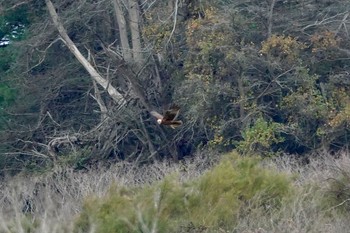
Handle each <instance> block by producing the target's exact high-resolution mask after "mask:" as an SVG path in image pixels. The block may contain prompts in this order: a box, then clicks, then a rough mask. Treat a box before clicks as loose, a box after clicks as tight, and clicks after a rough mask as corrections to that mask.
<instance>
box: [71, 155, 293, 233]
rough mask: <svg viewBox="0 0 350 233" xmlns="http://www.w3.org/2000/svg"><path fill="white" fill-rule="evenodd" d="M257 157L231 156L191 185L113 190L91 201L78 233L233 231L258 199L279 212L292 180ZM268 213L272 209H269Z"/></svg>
mask: <svg viewBox="0 0 350 233" xmlns="http://www.w3.org/2000/svg"><path fill="white" fill-rule="evenodd" d="M258 162H259V159H257V158H249V157H246V158H240V157H239V156H237V155H236V154H235V153H231V154H229V155H227V156H226V157H225V158H224V159H223V160H222V161H221V162H220V163H219V164H218V165H217V166H216V167H214V168H213V170H211V171H209V172H207V173H206V174H204V175H203V176H201V177H199V178H197V179H195V180H193V181H190V182H185V183H183V182H179V180H178V178H177V177H176V176H169V177H167V178H166V179H165V180H164V181H162V182H160V183H158V184H153V185H151V186H149V187H143V188H126V187H119V186H114V187H112V188H111V189H110V191H109V193H108V194H107V195H106V196H105V197H103V198H97V197H93V198H90V199H87V200H86V202H85V205H84V208H83V210H82V212H81V214H80V216H79V218H78V219H77V221H76V225H75V226H76V228H75V232H87V231H88V230H89V229H91V228H92V227H95V229H96V231H97V232H100V233H113V232H151V230H152V229H154V230H156V231H157V232H178V231H179V229H181V228H183V227H188V226H191V227H193V228H194V229H208V230H218V229H219V228H220V229H226V230H229V229H232V227H233V226H234V225H235V224H236V220H237V214H238V212H239V211H240V209H241V208H245V204H246V203H247V202H248V201H250V200H251V199H252V198H253V197H257V196H258V197H259V202H257V203H258V204H257V206H258V207H259V208H265V207H269V208H279V206H280V203H281V201H282V200H283V199H284V198H285V197H288V196H289V194H290V192H291V186H290V179H289V178H288V177H286V176H285V175H283V174H277V173H276V172H274V171H269V170H267V169H264V168H261V167H260V166H259V165H258ZM266 211H268V209H266Z"/></svg>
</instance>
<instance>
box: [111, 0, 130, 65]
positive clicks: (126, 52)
mask: <svg viewBox="0 0 350 233" xmlns="http://www.w3.org/2000/svg"><path fill="white" fill-rule="evenodd" d="M112 3H113V7H114V13H115V18H116V20H117V24H118V28H119V37H120V45H121V47H122V53H123V57H124V60H125V61H126V62H127V63H130V62H131V61H132V56H131V49H130V44H129V40H128V31H127V27H126V22H125V17H124V13H123V10H122V3H121V2H120V0H112Z"/></svg>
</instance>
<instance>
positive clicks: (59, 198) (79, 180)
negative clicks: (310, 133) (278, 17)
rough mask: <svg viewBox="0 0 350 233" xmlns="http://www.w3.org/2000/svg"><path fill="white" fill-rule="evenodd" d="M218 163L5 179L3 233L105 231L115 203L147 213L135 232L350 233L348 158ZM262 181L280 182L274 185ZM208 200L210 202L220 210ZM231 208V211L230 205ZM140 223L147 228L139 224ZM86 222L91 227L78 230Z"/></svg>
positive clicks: (213, 159)
mask: <svg viewBox="0 0 350 233" xmlns="http://www.w3.org/2000/svg"><path fill="white" fill-rule="evenodd" d="M218 158H219V156H218V155H214V154H210V156H209V155H206V154H205V153H203V154H202V155H198V156H197V157H195V158H194V159H191V160H188V161H184V162H182V163H176V164H175V163H172V162H168V161H164V162H155V163H154V164H151V165H147V166H135V165H133V164H130V163H125V162H120V163H117V164H114V165H111V166H110V167H109V168H108V169H107V168H104V167H100V168H98V169H91V170H90V171H73V170H72V169H69V168H56V169H55V170H54V171H52V172H49V173H46V174H42V175H37V176H25V175H19V176H17V177H15V178H11V179H6V180H5V181H3V182H2V183H1V184H0V207H1V209H0V233H2V232H6V233H9V232H16V233H22V232H23V233H29V232H37V233H47V232H52V233H61V232H62V233H63V232H73V231H74V229H75V232H99V230H100V229H99V222H98V221H95V220H96V219H97V220H98V219H99V218H98V216H97V217H96V215H97V214H98V211H97V207H101V205H102V206H103V205H104V204H105V206H104V208H105V209H104V211H111V209H113V208H111V207H113V206H109V204H110V203H113V205H115V207H116V208H120V207H119V206H118V205H117V204H116V203H118V201H119V202H120V201H121V200H119V199H122V201H124V202H126V203H127V204H126V206H125V209H126V210H127V208H133V209H135V210H140V211H134V213H136V215H129V218H127V216H128V214H130V212H128V211H125V213H124V215H125V218H124V222H129V223H130V224H131V225H130V227H131V228H130V229H134V230H135V232H170V231H167V229H168V228H169V229H173V230H174V232H221V231H222V230H226V231H228V232H247V233H248V232H340V233H342V232H350V225H349V220H350V213H349V202H350V201H349V200H350V191H349V190H350V189H349V187H350V180H349V179H348V178H349V177H350V155H349V154H348V153H345V152H344V153H341V154H339V155H338V156H336V157H335V156H330V155H328V154H327V153H323V154H318V155H314V156H310V159H309V161H308V163H307V164H305V163H301V162H299V161H298V160H297V159H294V158H292V157H290V156H283V157H281V158H275V159H265V160H263V161H260V162H259V163H258V164H257V166H255V165H254V164H253V165H254V166H253V165H249V164H248V165H247V164H245V165H244V163H240V164H241V165H240V166H248V167H249V166H251V168H250V169H246V168H244V169H243V168H238V167H235V166H236V165H237V164H236V165H235V166H234V169H233V170H231V172H229V171H228V170H229V169H228V168H227V167H225V166H228V165H223V164H222V163H220V165H217V160H218ZM237 159H238V158H237ZM252 163H253V162H252ZM254 163H255V162H254ZM208 169H209V170H208ZM240 169H241V170H240ZM244 171H245V172H247V173H246V174H244ZM273 171H275V172H273ZM278 173H284V175H283V176H286V175H285V174H287V176H289V177H290V180H291V183H290V184H288V187H289V188H290V190H292V191H291V192H290V195H284V194H283V195H282V196H283V197H284V198H282V199H281V198H279V199H273V198H271V197H272V196H271V195H270V196H267V195H266V192H265V193H264V192H260V190H262V189H263V188H264V187H268V188H267V189H271V190H272V189H273V185H272V184H277V183H278V182H280V181H279V179H277V178H276V177H277V176H279V174H278ZM171 174H176V175H175V176H174V175H171ZM169 175H170V176H169ZM261 177H265V178H264V179H266V180H267V181H273V182H272V183H271V185H272V186H269V185H268V182H267V183H266V182H265V181H264V182H263V179H261ZM216 181H217V182H216ZM236 181H237V182H238V181H241V183H239V182H238V183H237V182H236ZM282 184H283V182H282ZM249 185H251V186H249ZM160 187H161V188H160ZM257 187H260V188H257ZM271 187H272V188H271ZM276 187H281V186H276ZM283 187H284V186H283ZM157 190H158V191H157ZM159 190H163V193H162V192H159ZM184 190H185V191H184ZM215 190H216V191H217V192H215ZM242 190H243V191H242ZM254 190H256V191H254ZM164 191H168V192H169V195H166V194H165V192H164ZM210 192H213V193H210ZM147 193H148V194H150V195H147ZM206 193H208V194H210V195H207V196H205V195H204V194H206ZM271 193H273V192H270V194H271ZM170 194H171V195H170ZM181 195H182V196H181ZM146 197H147V198H146ZM179 197H180V198H185V199H186V198H187V199H186V200H185V202H184V203H185V204H183V205H182V206H176V205H175V204H178V198H179ZM231 197H234V200H232V199H230V198H231ZM161 198H163V199H162V202H160V200H161ZM135 200H137V202H135ZM276 200H278V201H276ZM106 203H107V204H108V205H106ZM149 203H151V204H152V206H153V207H155V206H157V205H158V204H160V203H162V208H164V209H162V211H161V212H159V211H158V212H157V211H155V210H156V209H155V208H153V207H152V208H148V207H147V206H148V204H149ZM198 203H201V205H197V204H198ZM203 203H211V206H212V207H213V208H210V207H209V206H210V205H209V204H208V206H202V205H203ZM215 203H216V204H215ZM230 203H231V204H232V205H231V204H230ZM237 203H238V204H237ZM242 203H243V204H242ZM214 204H215V205H217V206H215V205H214ZM228 205H231V208H232V210H230V209H229V208H224V207H225V206H228ZM189 206H190V207H191V208H188V207H189ZM146 207H147V208H146ZM175 207H176V208H175ZM215 207H217V208H215ZM121 210H122V209H121ZM141 210H143V211H141ZM208 211H211V212H212V214H213V216H212V218H210V219H208V215H205V213H206V212H208ZM84 214H85V217H84ZM157 215H158V216H157ZM105 216H108V215H105ZM183 216H187V217H186V219H184V218H183ZM133 218H134V219H133ZM167 219H176V221H174V222H173V223H175V225H169V222H168V221H167ZM200 219H202V222H200V221H199V220H200ZM105 220H106V219H105ZM107 220H108V219H107ZM107 220H106V221H107ZM221 220H223V221H221ZM231 220H232V222H231V224H230V221H231ZM84 221H85V222H84ZM112 222H114V223H115V224H117V221H113V219H112ZM135 222H137V223H140V222H141V223H142V224H138V225H136V227H135V225H134V223H135ZM79 224H80V225H79ZM84 224H86V226H87V227H86V228H79V227H77V225H79V226H83V225H84ZM109 227H111V229H106V231H105V232H123V231H121V230H122V228H118V229H120V230H119V231H115V229H116V228H115V226H114V227H113V226H109ZM124 232H126V231H124Z"/></svg>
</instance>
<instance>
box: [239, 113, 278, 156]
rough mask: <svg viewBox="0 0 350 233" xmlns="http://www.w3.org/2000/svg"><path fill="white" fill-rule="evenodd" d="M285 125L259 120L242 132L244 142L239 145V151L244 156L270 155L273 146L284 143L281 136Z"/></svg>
mask: <svg viewBox="0 0 350 233" xmlns="http://www.w3.org/2000/svg"><path fill="white" fill-rule="evenodd" d="M282 128H283V125H282V124H280V123H276V122H269V121H266V120H264V119H263V118H261V117H260V118H258V119H257V120H256V121H255V122H254V124H253V125H252V126H248V127H246V129H244V131H243V132H242V137H243V140H242V141H239V142H238V143H237V150H239V151H240V152H242V153H243V154H250V153H255V152H259V153H266V152H267V153H268V152H269V151H270V150H271V146H272V145H274V144H277V143H280V142H283V141H284V138H283V137H282V136H281V135H280V134H281V130H282Z"/></svg>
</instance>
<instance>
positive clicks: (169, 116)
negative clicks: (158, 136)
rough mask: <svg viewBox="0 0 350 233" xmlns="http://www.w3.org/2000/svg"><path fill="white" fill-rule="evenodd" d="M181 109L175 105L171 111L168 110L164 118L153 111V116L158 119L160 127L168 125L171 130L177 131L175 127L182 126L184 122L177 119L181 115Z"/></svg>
mask: <svg viewBox="0 0 350 233" xmlns="http://www.w3.org/2000/svg"><path fill="white" fill-rule="evenodd" d="M179 112H180V107H179V106H177V105H173V106H172V107H171V108H170V109H168V110H166V111H165V113H164V116H163V115H161V114H159V113H158V112H156V111H151V114H152V115H153V116H154V117H155V118H157V122H158V124H160V125H168V126H170V127H171V128H173V129H175V127H177V126H180V125H182V121H177V120H176V118H177V116H178V115H179Z"/></svg>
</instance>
